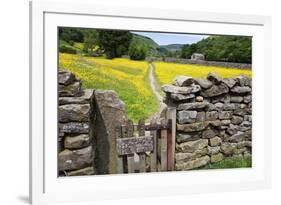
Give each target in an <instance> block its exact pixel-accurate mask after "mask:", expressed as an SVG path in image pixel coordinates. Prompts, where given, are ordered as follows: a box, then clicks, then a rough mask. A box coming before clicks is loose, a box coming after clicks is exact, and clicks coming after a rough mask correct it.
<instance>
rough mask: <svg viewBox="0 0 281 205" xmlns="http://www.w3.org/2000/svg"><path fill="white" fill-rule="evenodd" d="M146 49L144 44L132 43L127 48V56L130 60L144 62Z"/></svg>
mask: <svg viewBox="0 0 281 205" xmlns="http://www.w3.org/2000/svg"><path fill="white" fill-rule="evenodd" d="M146 52H147V48H146V46H145V45H144V44H138V43H136V41H134V42H132V43H131V44H130V47H129V51H128V55H129V56H130V59H131V60H144V59H145V57H146Z"/></svg>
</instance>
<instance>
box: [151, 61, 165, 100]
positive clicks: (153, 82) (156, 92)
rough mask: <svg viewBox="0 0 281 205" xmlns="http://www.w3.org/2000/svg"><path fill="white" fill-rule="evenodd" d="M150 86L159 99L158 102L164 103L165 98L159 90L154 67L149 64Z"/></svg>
mask: <svg viewBox="0 0 281 205" xmlns="http://www.w3.org/2000/svg"><path fill="white" fill-rule="evenodd" d="M149 85H150V87H151V90H152V92H153V93H154V95H155V96H156V97H157V99H158V101H159V102H160V103H162V102H163V97H162V96H161V95H160V93H159V92H158V90H157V87H156V81H155V77H154V66H153V65H152V64H151V63H149Z"/></svg>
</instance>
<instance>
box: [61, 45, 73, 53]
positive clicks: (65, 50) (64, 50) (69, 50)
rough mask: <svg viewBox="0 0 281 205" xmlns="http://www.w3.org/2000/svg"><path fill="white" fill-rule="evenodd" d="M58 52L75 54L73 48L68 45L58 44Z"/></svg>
mask: <svg viewBox="0 0 281 205" xmlns="http://www.w3.org/2000/svg"><path fill="white" fill-rule="evenodd" d="M59 52H61V53H70V54H76V53H77V52H76V50H75V49H74V48H71V47H68V46H64V45H62V46H60V47H59Z"/></svg>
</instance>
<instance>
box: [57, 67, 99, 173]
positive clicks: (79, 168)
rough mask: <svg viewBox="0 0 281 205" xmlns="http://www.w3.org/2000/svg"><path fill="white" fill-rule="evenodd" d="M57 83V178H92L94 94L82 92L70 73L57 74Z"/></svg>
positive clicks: (88, 90)
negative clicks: (58, 176)
mask: <svg viewBox="0 0 281 205" xmlns="http://www.w3.org/2000/svg"><path fill="white" fill-rule="evenodd" d="M58 82H59V85H58V93H59V102H58V103H59V107H58V121H59V137H58V151H59V154H58V168H59V175H60V176H75V175H80V176H81V175H92V174H95V170H94V164H93V163H94V155H95V150H94V146H93V130H92V127H93V126H92V124H93V117H94V115H92V112H93V111H92V102H93V96H94V91H93V90H90V89H87V90H83V89H82V88H81V82H80V80H79V79H78V78H77V77H75V75H74V74H72V73H70V72H65V71H62V70H60V71H59V73H58Z"/></svg>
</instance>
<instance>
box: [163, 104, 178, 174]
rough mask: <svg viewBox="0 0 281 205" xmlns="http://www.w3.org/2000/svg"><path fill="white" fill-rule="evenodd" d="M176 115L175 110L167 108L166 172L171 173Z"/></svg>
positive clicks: (173, 162) (173, 158)
mask: <svg viewBox="0 0 281 205" xmlns="http://www.w3.org/2000/svg"><path fill="white" fill-rule="evenodd" d="M176 115H177V110H176V108H175V107H168V110H167V113H166V118H167V119H168V120H169V122H168V123H169V126H170V128H169V129H168V132H167V144H168V146H167V147H168V150H167V158H168V160H167V170H168V171H173V170H174V166H175V147H176Z"/></svg>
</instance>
